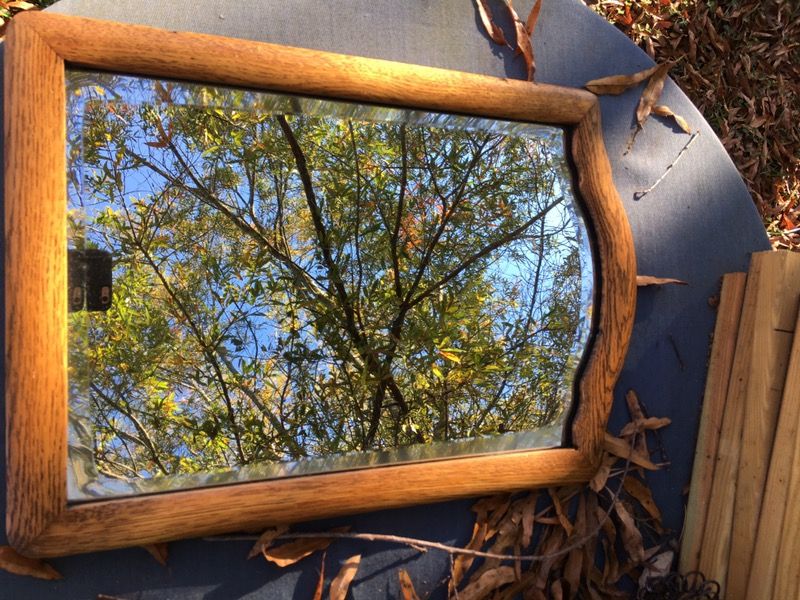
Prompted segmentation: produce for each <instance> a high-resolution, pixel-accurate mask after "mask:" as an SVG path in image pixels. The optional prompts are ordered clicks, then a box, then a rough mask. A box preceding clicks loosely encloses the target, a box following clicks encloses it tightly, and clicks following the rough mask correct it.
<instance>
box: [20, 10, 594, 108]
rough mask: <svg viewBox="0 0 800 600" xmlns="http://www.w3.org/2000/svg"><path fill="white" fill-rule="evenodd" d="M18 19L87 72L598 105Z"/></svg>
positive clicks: (510, 85)
mask: <svg viewBox="0 0 800 600" xmlns="http://www.w3.org/2000/svg"><path fill="white" fill-rule="evenodd" d="M21 16H22V17H27V19H28V20H29V22H30V23H31V24H32V26H33V27H35V28H36V30H37V31H38V32H39V34H40V35H41V36H42V37H43V38H44V39H45V40H47V42H48V43H49V44H50V45H51V46H52V48H53V49H54V50H55V51H56V53H58V55H59V56H61V57H62V58H63V59H64V60H65V61H67V62H70V63H72V64H74V65H77V66H81V67H86V68H91V69H103V70H113V71H118V72H123V73H134V74H140V75H148V76H151V77H152V76H155V77H169V78H173V79H185V80H194V81H203V82H207V83H218V84H225V85H235V86H242V87H250V88H259V89H269V90H272V91H281V92H290V93H294V94H308V95H311V96H323V97H332V98H338V99H347V100H356V101H363V102H371V103H377V104H391V105H399V106H417V107H424V108H427V109H431V110H443V111H448V112H461V113H466V114H473V115H481V116H487V117H495V118H504V119H518V120H526V121H529V120H533V121H545V122H548V123H555V124H571V123H576V122H577V121H579V120H580V119H581V117H582V116H583V115H584V113H585V112H586V111H587V110H588V109H589V107H590V106H591V105H592V104H593V103H594V102H595V98H594V96H593V95H592V94H591V93H589V92H586V91H583V90H578V89H572V88H564V87H558V86H553V85H547V84H534V83H530V82H527V81H518V80H511V79H497V78H493V77H486V76H482V75H476V74H472V73H463V72H460V71H448V70H445V69H436V68H432V67H423V66H417V65H409V64H403V63H396V62H390V61H385V60H377V59H370V58H361V57H354V56H345V55H341V54H332V53H329V52H320V51H317V50H307V49H301V48H289V47H286V46H278V45H275V44H267V43H263V42H253V41H248V40H239V39H230V38H223V37H219V36H212V35H203V34H198V33H186V32H176V31H164V30H159V29H153V28H151V27H144V26H141V25H128V24H122V23H112V22H108V21H98V20H94V19H85V18H80V17H65V16H63V15H55V14H48V13H37V14H26V15H21ZM15 18H17V17H15ZM487 86H489V87H487ZM489 88H491V89H489Z"/></svg>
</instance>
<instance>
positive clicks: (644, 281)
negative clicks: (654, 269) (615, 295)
mask: <svg viewBox="0 0 800 600" xmlns="http://www.w3.org/2000/svg"><path fill="white" fill-rule="evenodd" d="M667 283H674V284H675V285H689V284H688V283H686V282H685V281H683V280H682V279H672V278H671V277H653V276H652V275H637V276H636V285H637V286H639V287H645V286H648V285H664V284H667Z"/></svg>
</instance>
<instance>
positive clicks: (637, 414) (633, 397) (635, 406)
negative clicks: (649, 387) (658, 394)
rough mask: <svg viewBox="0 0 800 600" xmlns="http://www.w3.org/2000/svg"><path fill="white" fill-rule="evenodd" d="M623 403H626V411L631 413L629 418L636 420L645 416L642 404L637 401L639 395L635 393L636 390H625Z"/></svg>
mask: <svg viewBox="0 0 800 600" xmlns="http://www.w3.org/2000/svg"><path fill="white" fill-rule="evenodd" d="M625 403H626V404H627V405H628V412H629V413H630V415H631V419H633V420H634V421H636V420H639V419H644V418H645V414H644V411H643V410H642V404H641V402H639V395H638V394H637V393H636V390H628V391H627V392H625Z"/></svg>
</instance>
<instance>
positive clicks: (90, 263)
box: [67, 249, 113, 312]
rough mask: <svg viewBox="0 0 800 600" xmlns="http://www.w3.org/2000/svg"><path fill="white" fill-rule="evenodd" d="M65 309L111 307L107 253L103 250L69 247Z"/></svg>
mask: <svg viewBox="0 0 800 600" xmlns="http://www.w3.org/2000/svg"><path fill="white" fill-rule="evenodd" d="M68 255H69V256H68V264H69V271H68V272H69V281H68V286H69V289H68V302H67V304H68V306H69V312H77V311H80V310H87V311H105V310H108V309H109V308H110V307H111V298H112V291H111V270H112V267H113V261H112V260H111V254H110V253H108V252H105V251H103V250H95V249H89V250H69V251H68Z"/></svg>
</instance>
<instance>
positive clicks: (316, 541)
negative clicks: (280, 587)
mask: <svg viewBox="0 0 800 600" xmlns="http://www.w3.org/2000/svg"><path fill="white" fill-rule="evenodd" d="M349 529H350V528H349V527H336V528H334V529H331V533H340V532H344V531H347V530H349ZM331 542H333V538H326V537H324V536H320V537H318V538H302V539H299V540H295V541H294V542H288V543H286V544H282V545H280V546H276V547H274V548H267V549H265V550H264V551H263V552H262V553H261V554H262V555H263V556H264V558H266V559H267V560H268V561H270V562H274V563H275V564H276V565H278V566H279V567H288V566H289V565H293V564H294V563H296V562H299V561H301V560H303V559H304V558H305V557H306V556H310V555H311V554H314V552H317V551H318V550H324V549H325V548H327V547H328V546H330V545H331Z"/></svg>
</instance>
